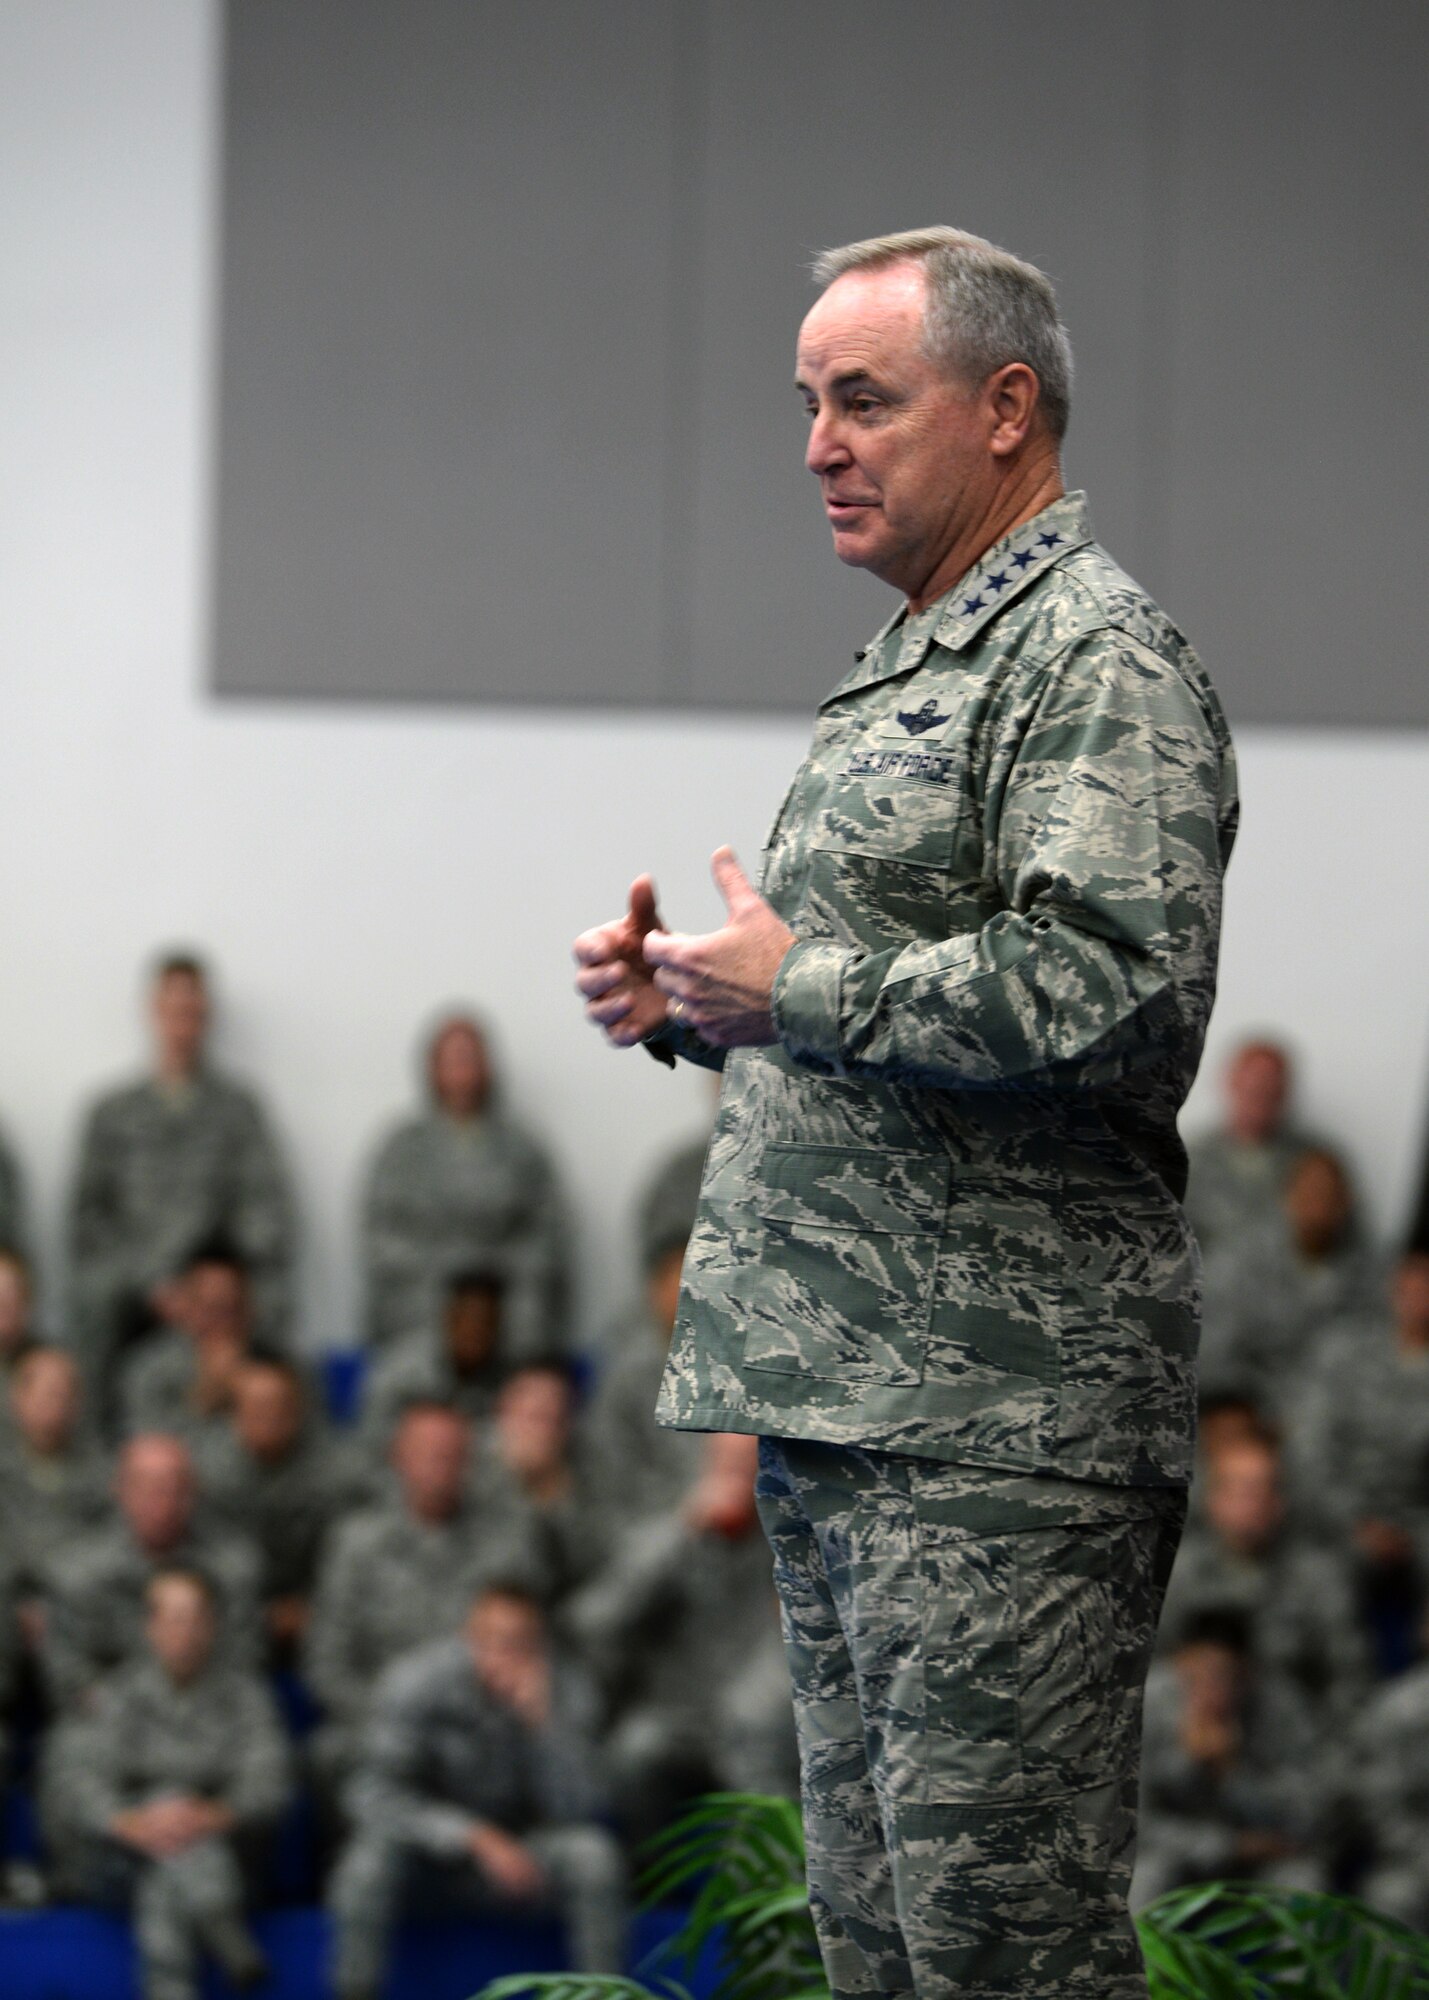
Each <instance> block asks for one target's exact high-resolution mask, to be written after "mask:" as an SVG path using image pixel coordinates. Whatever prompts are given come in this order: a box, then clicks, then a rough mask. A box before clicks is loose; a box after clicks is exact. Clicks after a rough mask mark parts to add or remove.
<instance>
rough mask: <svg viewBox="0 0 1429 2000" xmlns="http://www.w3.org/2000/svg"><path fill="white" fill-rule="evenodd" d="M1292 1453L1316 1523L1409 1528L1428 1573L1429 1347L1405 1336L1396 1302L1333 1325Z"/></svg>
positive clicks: (1305, 1393) (1336, 1530)
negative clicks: (1398, 1328)
mask: <svg viewBox="0 0 1429 2000" xmlns="http://www.w3.org/2000/svg"><path fill="white" fill-rule="evenodd" d="M1288 1452H1289V1463H1290V1469H1291V1473H1292V1477H1293V1481H1294V1486H1295V1492H1296V1498H1297V1501H1298V1502H1299V1504H1300V1505H1301V1507H1302V1508H1303V1509H1304V1511H1305V1513H1306V1515H1307V1518H1308V1519H1310V1520H1313V1521H1314V1523H1315V1524H1316V1526H1317V1527H1321V1528H1325V1529H1328V1530H1329V1531H1330V1533H1331V1534H1332V1535H1337V1536H1340V1537H1344V1538H1347V1537H1348V1536H1349V1534H1350V1533H1351V1531H1352V1530H1353V1529H1354V1528H1355V1527H1356V1526H1357V1525H1358V1523H1360V1522H1361V1521H1384V1522H1387V1523H1388V1524H1389V1525H1390V1526H1392V1527H1396V1528H1402V1529H1403V1530H1404V1532H1405V1533H1406V1534H1407V1535H1408V1536H1409V1537H1410V1539H1411V1540H1412V1542H1413V1543H1414V1546H1415V1548H1416V1550H1417V1551H1418V1554H1419V1559H1420V1561H1421V1563H1423V1564H1424V1565H1425V1570H1426V1575H1429V1348H1415V1347H1410V1346H1408V1345H1405V1344H1403V1343H1401V1341H1400V1340H1399V1339H1398V1337H1397V1335H1396V1332H1395V1327H1394V1321H1393V1318H1392V1316H1391V1315H1390V1313H1389V1312H1388V1311H1387V1310H1385V1309H1381V1310H1379V1311H1377V1312H1375V1311H1366V1312H1365V1313H1364V1314H1363V1315H1362V1316H1359V1317H1357V1318H1354V1319H1350V1320H1342V1321H1337V1322H1336V1323H1335V1324H1334V1325H1332V1326H1330V1327H1328V1328H1327V1329H1326V1331H1325V1333H1324V1336H1323V1338H1322V1340H1321V1341H1320V1342H1319V1343H1318V1346H1317V1350H1316V1353H1315V1355H1314V1357H1313V1359H1312V1361H1311V1364H1310V1366H1309V1368H1308V1370H1307V1371H1306V1377H1305V1380H1304V1382H1303V1384H1302V1393H1301V1395H1300V1398H1299V1401H1298V1403H1297V1405H1296V1408H1295V1421H1294V1423H1293V1425H1292V1426H1291V1427H1290V1432H1289V1438H1288ZM1330 1468H1333V1477H1326V1473H1327V1470H1328V1469H1330Z"/></svg>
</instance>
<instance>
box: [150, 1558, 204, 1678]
mask: <svg viewBox="0 0 1429 2000" xmlns="http://www.w3.org/2000/svg"><path fill="white" fill-rule="evenodd" d="M146 1629H147V1633H148V1639H149V1646H150V1650H151V1651H152V1652H153V1654H154V1657H155V1659H157V1660H158V1662H159V1665H160V1666H161V1667H162V1668H163V1669H164V1671H165V1673H167V1674H168V1676H169V1678H170V1679H171V1680H175V1681H179V1682H181V1683H182V1682H184V1681H191V1680H193V1679H195V1678H196V1676H197V1675H199V1674H201V1673H202V1672H203V1670H204V1668H205V1667H206V1666H207V1665H208V1662H209V1660H210V1658H211V1657H212V1655H213V1642H214V1638H215V1636H216V1632H217V1621H216V1620H215V1618H214V1614H213V1606H212V1605H211V1604H210V1603H209V1601H208V1598H207V1597H206V1596H205V1594H204V1592H203V1591H202V1590H201V1589H200V1588H199V1586H198V1585H197V1584H196V1583H192V1582H190V1580H189V1579H188V1578H187V1577H183V1576H161V1577H159V1578H158V1579H157V1581H156V1582H155V1583H154V1584H152V1585H151V1586H150V1590H149V1617H148V1624H147V1628H146Z"/></svg>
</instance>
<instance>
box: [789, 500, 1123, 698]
mask: <svg viewBox="0 0 1429 2000" xmlns="http://www.w3.org/2000/svg"><path fill="white" fill-rule="evenodd" d="M1091 539H1092V531H1091V524H1090V522H1089V521H1088V518H1087V496H1086V494H1085V493H1064V494H1063V495H1062V497H1061V499H1060V500H1054V501H1053V502H1052V504H1051V505H1050V506H1049V507H1044V508H1043V509H1042V511H1041V513H1040V514H1034V515H1033V517H1032V519H1031V520H1030V521H1024V522H1023V523H1022V525H1021V527H1019V528H1014V529H1013V531H1012V533H1011V534H1010V535H1004V537H1003V538H1002V540H1001V541H1000V542H997V543H994V545H993V547H992V548H990V549H989V550H988V551H987V553H986V554H985V555H984V556H982V557H981V558H980V559H979V560H978V561H977V562H976V563H974V565H973V567H972V568H971V569H970V570H968V571H967V573H966V574H965V575H964V576H961V577H959V579H958V581H957V582H956V583H955V584H954V585H953V587H952V589H951V590H949V591H945V592H944V594H943V595H942V596H941V597H939V598H935V599H934V601H933V602H932V603H931V604H928V605H925V606H924V608H923V609H922V610H921V611H918V612H915V613H913V614H912V615H909V613H908V607H907V606H906V605H902V606H900V607H899V609H898V610H897V611H895V612H894V613H893V615H892V616H891V617H890V618H889V619H888V621H887V622H886V624H884V625H883V626H882V627H881V628H880V630H879V631H878V632H877V633H875V635H874V637H873V638H872V639H871V640H870V641H869V643H868V645H867V646H866V647H865V648H864V649H863V651H862V652H860V653H858V654H857V655H856V656H855V665H854V669H853V671H852V673H850V674H846V675H845V676H844V678H843V680H841V681H840V682H839V684H838V686H837V687H836V688H835V689H834V690H833V692H832V694H829V695H826V696H825V698H824V700H823V701H822V702H821V703H820V704H819V706H820V707H821V708H825V707H827V706H828V704H829V703H830V702H833V701H839V700H842V698H843V697H844V696H845V695H848V694H855V693H857V692H858V690H859V689H860V688H866V687H873V686H875V685H876V684H877V683H878V682H879V681H886V680H893V679H894V678H896V676H898V675H899V674H906V673H910V672H911V671H912V669H913V668H914V667H916V666H919V665H920V664H921V662H922V660H923V656H924V655H925V653H926V652H927V650H928V647H929V645H930V644H932V643H933V641H935V640H936V642H937V643H938V644H939V645H940V646H946V647H947V648H948V649H949V651H950V652H955V653H956V652H961V651H962V649H963V647H965V646H966V645H967V644H968V643H969V641H970V640H972V639H974V638H976V636H977V634H978V633H979V632H981V630H982V628H983V627H984V625H987V624H989V623H990V622H991V620H992V619H994V618H995V617H996V616H997V614H998V613H999V612H1000V611H1001V610H1002V608H1003V606H1004V605H1007V604H1010V603H1011V602H1012V600H1013V599H1014V598H1015V597H1020V596H1021V595H1022V593H1023V591H1024V590H1026V588H1027V587H1028V585H1029V584H1032V583H1035V582H1036V581H1037V578H1038V577H1039V576H1041V575H1042V574H1043V572H1044V571H1046V570H1049V569H1051V567H1052V566H1053V564H1054V563H1058V562H1060V561H1061V560H1062V558H1063V556H1065V555H1068V554H1070V552H1071V551H1072V550H1073V549H1079V548H1084V547H1085V546H1086V544H1087V543H1088V542H1090V541H1091Z"/></svg>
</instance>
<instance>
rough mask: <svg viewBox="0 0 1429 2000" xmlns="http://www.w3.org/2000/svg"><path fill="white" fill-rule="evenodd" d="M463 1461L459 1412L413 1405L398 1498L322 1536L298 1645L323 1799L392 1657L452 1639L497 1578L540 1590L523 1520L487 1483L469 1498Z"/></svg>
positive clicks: (464, 1429)
mask: <svg viewBox="0 0 1429 2000" xmlns="http://www.w3.org/2000/svg"><path fill="white" fill-rule="evenodd" d="M470 1455H471V1426H470V1424H469V1423H468V1422H467V1419H466V1418H465V1417H464V1416H462V1415H461V1414H460V1412H459V1411H456V1410H449V1409H446V1408H444V1407H443V1406H442V1405H440V1404H435V1403H418V1404H414V1405H413V1406H412V1408H411V1409H409V1410H408V1411H407V1412H406V1413H405V1414H404V1416H403V1418H402V1421H401V1423H400V1424H399V1425H398V1427H397V1435H396V1437H395V1439H394V1440H393V1444H392V1464H393V1470H394V1472H395V1474H396V1479H395V1482H394V1491H393V1492H392V1493H391V1495H390V1496H389V1497H388V1498H386V1499H384V1500H382V1501H380V1502H378V1503H376V1504H374V1505H373V1506H371V1507H368V1508H365V1509H364V1510H363V1511H362V1512H360V1513H357V1514H353V1515H351V1516H350V1517H349V1518H348V1519H346V1520H343V1521H340V1522H339V1523H338V1524H337V1526H336V1528H335V1530H334V1532H333V1534H332V1535H331V1536H330V1537H329V1540H328V1543H327V1546H326V1548H325V1549H324V1552H323V1557H322V1562H321V1566H320V1568H319V1572H318V1583H317V1592H316V1595H315V1597H314V1601H313V1608H312V1617H311V1620H310V1622H309V1625H308V1631H307V1640H306V1666H307V1677H308V1680H309V1682H310V1683H311V1685H312V1688H313V1692H314V1693H315V1694H316V1695H317V1697H318V1699H319V1701H320V1702H321V1703H322V1705H323V1708H324V1709H325V1711H326V1715H327V1720H326V1722H325V1724H324V1726H323V1728H322V1729H321V1730H320V1731H319V1732H318V1735H317V1739H316V1741H315V1743H314V1746H313V1752H314V1759H315V1763H316V1766H317V1769H318V1772H319V1775H320V1776H321V1778H322V1779H323V1781H324V1784H325V1786H326V1787H327V1789H328V1790H329V1792H331V1790H332V1788H333V1787H334V1786H335V1785H336V1784H337V1783H338V1782H339V1781H340V1780H342V1779H343V1778H345V1777H346V1775H347V1772H348V1770H349V1769H350V1768H351V1764H352V1759H353V1757H354V1755H355V1754H356V1750H357V1745H358V1738H359V1732H360V1730H361V1728H362V1725H363V1723H364V1721H365V1720H366V1716H367V1710H368V1704H369V1702H370V1701H371V1698H372V1688H373V1683H374V1681H375V1680H376V1679H377V1676H378V1675H379V1674H380V1673H381V1672H382V1670H383V1669H384V1668H385V1667H387V1666H389V1665H390V1664H391V1662H392V1661H393V1660H394V1659H396V1657H397V1655H398V1654H399V1653H404V1652H407V1651H408V1650H410V1648H411V1647H413V1646H419V1645H421V1644H422V1642H423V1641H424V1640H426V1639H433V1638H439V1637H441V1636H442V1635H443V1634H450V1633H452V1632H454V1631H455V1630H456V1629H457V1627H458V1625H459V1624H460V1623H461V1620H462V1617H463V1615H464V1613H465V1611H466V1609H467V1607H468V1605H469V1604H470V1603H471V1600H472V1596H473V1594H474V1592H475V1590H476V1588H477V1586H478V1584H479V1583H480V1582H481V1581H482V1579H483V1578H485V1577H489V1576H490V1575H491V1574H492V1573H493V1571H495V1570H501V1571H503V1572H505V1571H507V1570H510V1571H511V1572H512V1573H520V1574H523V1575H526V1576H528V1577H530V1578H532V1579H533V1580H535V1581H536V1582H537V1583H538V1584H539V1585H540V1586H541V1587H542V1588H544V1586H545V1584H546V1581H547V1576H546V1565H545V1562H544V1556H543V1551H542V1549H541V1547H540V1545H539V1543H538V1542H537V1540H536V1537H535V1534H534V1531H533V1530H532V1528H531V1525H530V1522H529V1520H528V1519H527V1518H526V1517H525V1515H524V1514H522V1513H520V1512H518V1511H517V1510H515V1509H514V1508H513V1507H512V1506H511V1505H510V1504H509V1503H505V1504H503V1503H502V1502H501V1501H500V1500H499V1499H497V1498H495V1497H493V1496H491V1495H489V1494H488V1493H487V1492H486V1490H485V1487H483V1490H482V1493H481V1497H480V1499H478V1498H476V1497H475V1496H474V1495H473V1493H472V1491H471V1488H470V1485H469V1477H470Z"/></svg>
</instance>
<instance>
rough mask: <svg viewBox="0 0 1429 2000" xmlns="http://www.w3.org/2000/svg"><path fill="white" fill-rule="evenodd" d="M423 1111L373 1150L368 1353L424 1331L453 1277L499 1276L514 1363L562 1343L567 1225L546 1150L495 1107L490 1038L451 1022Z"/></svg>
mask: <svg viewBox="0 0 1429 2000" xmlns="http://www.w3.org/2000/svg"><path fill="white" fill-rule="evenodd" d="M426 1085H427V1092H428V1103H427V1106H426V1108H425V1109H424V1110H422V1111H421V1112H419V1113H418V1114H417V1116H416V1117H414V1118H408V1119H405V1120H404V1121H403V1122H402V1123H401V1124H400V1125H398V1126H397V1127H396V1129H395V1130H394V1131H392V1132H391V1133H390V1134H389V1135H388V1137H387V1138H386V1139H385V1140H384V1141H383V1142H382V1145H381V1146H380V1147H379V1149H378V1152H377V1156H376V1158H375V1159H374V1160H373V1162H372V1166H371V1168H370V1169H369V1172H368V1177H367V1187H366V1193H365V1197H364V1202H363V1244H364V1256H365V1262H366V1266H367V1329H368V1339H369V1340H370V1341H371V1343H372V1344H373V1346H375V1347H385V1346H387V1345H388V1344H389V1343H390V1342H391V1341H393V1340H395V1339H397V1338H398V1337H399V1336H400V1335H402V1334H405V1333H411V1332H413V1331H415V1330H416V1329H419V1328H424V1327H430V1326H431V1325H432V1323H433V1321H434V1320H435V1319H436V1317H437V1314H438V1312H439V1310H440V1306H441V1301H442V1298H443V1296H444V1293H445V1291H446V1287H447V1285H448V1283H449V1281H450V1279H451V1278H452V1277H453V1275H454V1274H455V1273H456V1272H458V1271H464V1270H470V1269H473V1268H482V1269H494V1270H499V1271H501V1272H503V1273H504V1274H505V1276H506V1278H507V1281H508V1283H509V1285H510V1288H511V1293H512V1299H511V1305H512V1314H511V1320H510V1324H509V1326H508V1336H509V1339H510V1341H511V1344H512V1352H513V1354H517V1353H519V1354H521V1355H523V1356H527V1355H530V1354H533V1353H543V1352H545V1351H546V1350H547V1349H548V1348H549V1347H550V1346H552V1345H553V1344H554V1343H555V1342H557V1341H559V1340H560V1339H561V1338H562V1337H563V1335H564V1333H565V1309H566V1286H567V1277H568V1265H569V1240H568V1239H569V1233H570V1231H569V1224H568V1221H567V1216H566V1211H565V1205H564V1202H563V1201H562V1199H561V1193H560V1189H559V1186H558V1184H557V1181H556V1176H555V1173H554V1170H553V1169H552V1166H551V1163H550V1160H549V1159H548V1157H547V1155H546V1153H545V1151H544V1149H543V1148H542V1147H541V1146H540V1145H539V1144H538V1143H537V1141H536V1140H535V1139H533V1138H532V1137H531V1136H530V1134H529V1133H527V1132H526V1131H524V1130H523V1129H522V1127H521V1126H519V1125H518V1124H516V1123H515V1122H514V1121H513V1120H511V1119H509V1118H507V1117H506V1116H505V1115H504V1114H503V1113H502V1112H501V1111H500V1110H499V1109H498V1108H497V1106H496V1104H495V1102H494V1095H495V1093H494V1090H493V1085H492V1076H491V1059H490V1053H489V1051H488V1048H487V1042H486V1036H485V1034H484V1033H483V1031H482V1030H481V1028H480V1027H478V1025H477V1024H476V1022H475V1021H473V1020H471V1019H469V1018H468V1017H467V1016H464V1015H453V1016H452V1017H450V1018H449V1019H447V1020H445V1021H443V1022H442V1023H441V1024H440V1025H439V1026H438V1028H437V1030H436V1032H435V1034H434V1035H433V1036H432V1038H431V1041H430V1043H429V1044H428V1047H427V1053H426Z"/></svg>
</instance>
